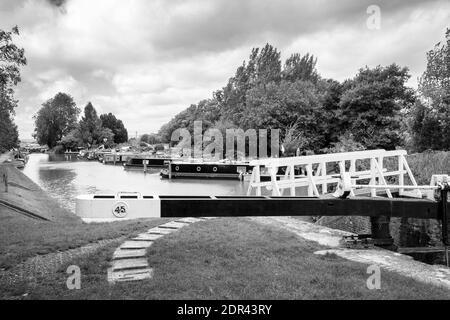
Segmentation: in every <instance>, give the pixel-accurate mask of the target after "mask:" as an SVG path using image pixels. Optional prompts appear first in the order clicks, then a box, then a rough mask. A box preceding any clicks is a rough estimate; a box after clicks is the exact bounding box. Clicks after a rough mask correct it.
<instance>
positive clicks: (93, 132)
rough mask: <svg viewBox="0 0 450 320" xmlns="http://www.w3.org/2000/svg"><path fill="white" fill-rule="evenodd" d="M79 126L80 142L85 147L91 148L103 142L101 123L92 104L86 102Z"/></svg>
mask: <svg viewBox="0 0 450 320" xmlns="http://www.w3.org/2000/svg"><path fill="white" fill-rule="evenodd" d="M79 125H80V127H79V128H80V134H81V140H82V141H83V143H84V144H85V145H88V146H89V145H90V146H92V145H96V144H100V143H102V142H103V137H102V133H104V131H103V128H102V121H101V120H100V118H99V117H98V115H97V111H96V110H95V108H94V106H93V105H92V103H90V102H88V104H87V105H86V107H84V116H83V117H82V118H81V120H80V123H79Z"/></svg>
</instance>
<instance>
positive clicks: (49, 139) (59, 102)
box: [34, 92, 80, 148]
mask: <svg viewBox="0 0 450 320" xmlns="http://www.w3.org/2000/svg"><path fill="white" fill-rule="evenodd" d="M79 113H80V109H78V108H77V106H76V104H75V102H74V101H73V98H72V97H71V96H70V95H68V94H66V93H61V92H60V93H58V94H56V95H55V97H54V98H52V99H49V100H47V101H46V102H45V103H44V104H42V108H41V109H39V111H38V112H37V114H36V115H35V116H34V119H35V129H34V131H35V133H34V137H35V138H36V140H37V141H38V143H40V144H46V145H48V147H49V148H53V147H54V146H56V144H57V142H58V141H60V140H61V139H62V138H63V137H64V136H65V135H67V134H68V133H69V132H70V131H72V130H73V129H75V127H76V123H77V118H78V115H79Z"/></svg>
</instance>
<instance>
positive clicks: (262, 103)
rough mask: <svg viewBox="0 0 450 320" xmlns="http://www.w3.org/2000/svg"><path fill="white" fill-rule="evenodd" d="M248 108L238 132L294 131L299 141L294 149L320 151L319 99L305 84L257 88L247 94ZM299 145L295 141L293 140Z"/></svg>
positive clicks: (321, 138) (270, 85)
mask: <svg viewBox="0 0 450 320" xmlns="http://www.w3.org/2000/svg"><path fill="white" fill-rule="evenodd" d="M247 101H248V107H247V109H246V111H245V113H244V115H243V117H242V119H241V121H240V123H239V125H238V126H239V127H241V128H245V129H248V128H268V129H269V128H273V129H286V130H285V131H288V130H287V129H289V128H292V127H294V128H295V130H294V131H295V135H296V136H297V137H301V141H302V145H299V146H298V147H302V148H306V149H310V150H317V149H319V148H321V147H322V141H324V139H323V133H322V132H321V131H320V124H321V123H322V122H323V120H322V117H323V116H322V115H323V113H322V110H321V99H320V95H319V93H318V90H317V89H316V88H315V87H314V85H313V84H312V83H311V82H308V81H300V80H299V81H295V82H288V81H284V80H283V81H281V82H280V83H279V84H277V83H275V82H272V83H269V84H267V85H266V86H258V87H255V88H253V89H251V90H249V92H248V94H247ZM296 140H298V141H300V140H299V139H296Z"/></svg>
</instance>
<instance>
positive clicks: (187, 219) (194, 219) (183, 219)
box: [175, 218, 205, 223]
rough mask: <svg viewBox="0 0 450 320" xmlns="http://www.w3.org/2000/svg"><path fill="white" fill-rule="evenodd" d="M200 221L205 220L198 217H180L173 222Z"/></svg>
mask: <svg viewBox="0 0 450 320" xmlns="http://www.w3.org/2000/svg"><path fill="white" fill-rule="evenodd" d="M200 221H205V220H204V219H199V218H182V219H179V220H176V221H175V222H184V223H195V222H200Z"/></svg>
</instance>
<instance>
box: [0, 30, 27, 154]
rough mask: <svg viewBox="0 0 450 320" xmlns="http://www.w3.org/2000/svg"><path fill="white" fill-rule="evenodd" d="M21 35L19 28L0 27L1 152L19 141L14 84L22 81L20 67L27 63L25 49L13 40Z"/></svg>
mask: <svg viewBox="0 0 450 320" xmlns="http://www.w3.org/2000/svg"><path fill="white" fill-rule="evenodd" d="M13 35H19V29H18V28H17V27H14V28H13V29H12V31H3V30H1V29H0V152H1V151H4V150H7V149H10V148H12V147H16V146H17V145H18V143H19V138H18V136H19V134H18V131H17V126H16V125H15V124H14V121H13V118H12V117H13V116H14V109H15V108H16V107H17V103H18V101H17V100H15V99H14V86H16V85H17V83H19V82H20V81H21V78H20V67H21V66H24V65H26V63H27V60H26V58H25V53H24V49H21V48H18V47H17V46H16V45H15V44H14V43H13V42H12V36H13Z"/></svg>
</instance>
